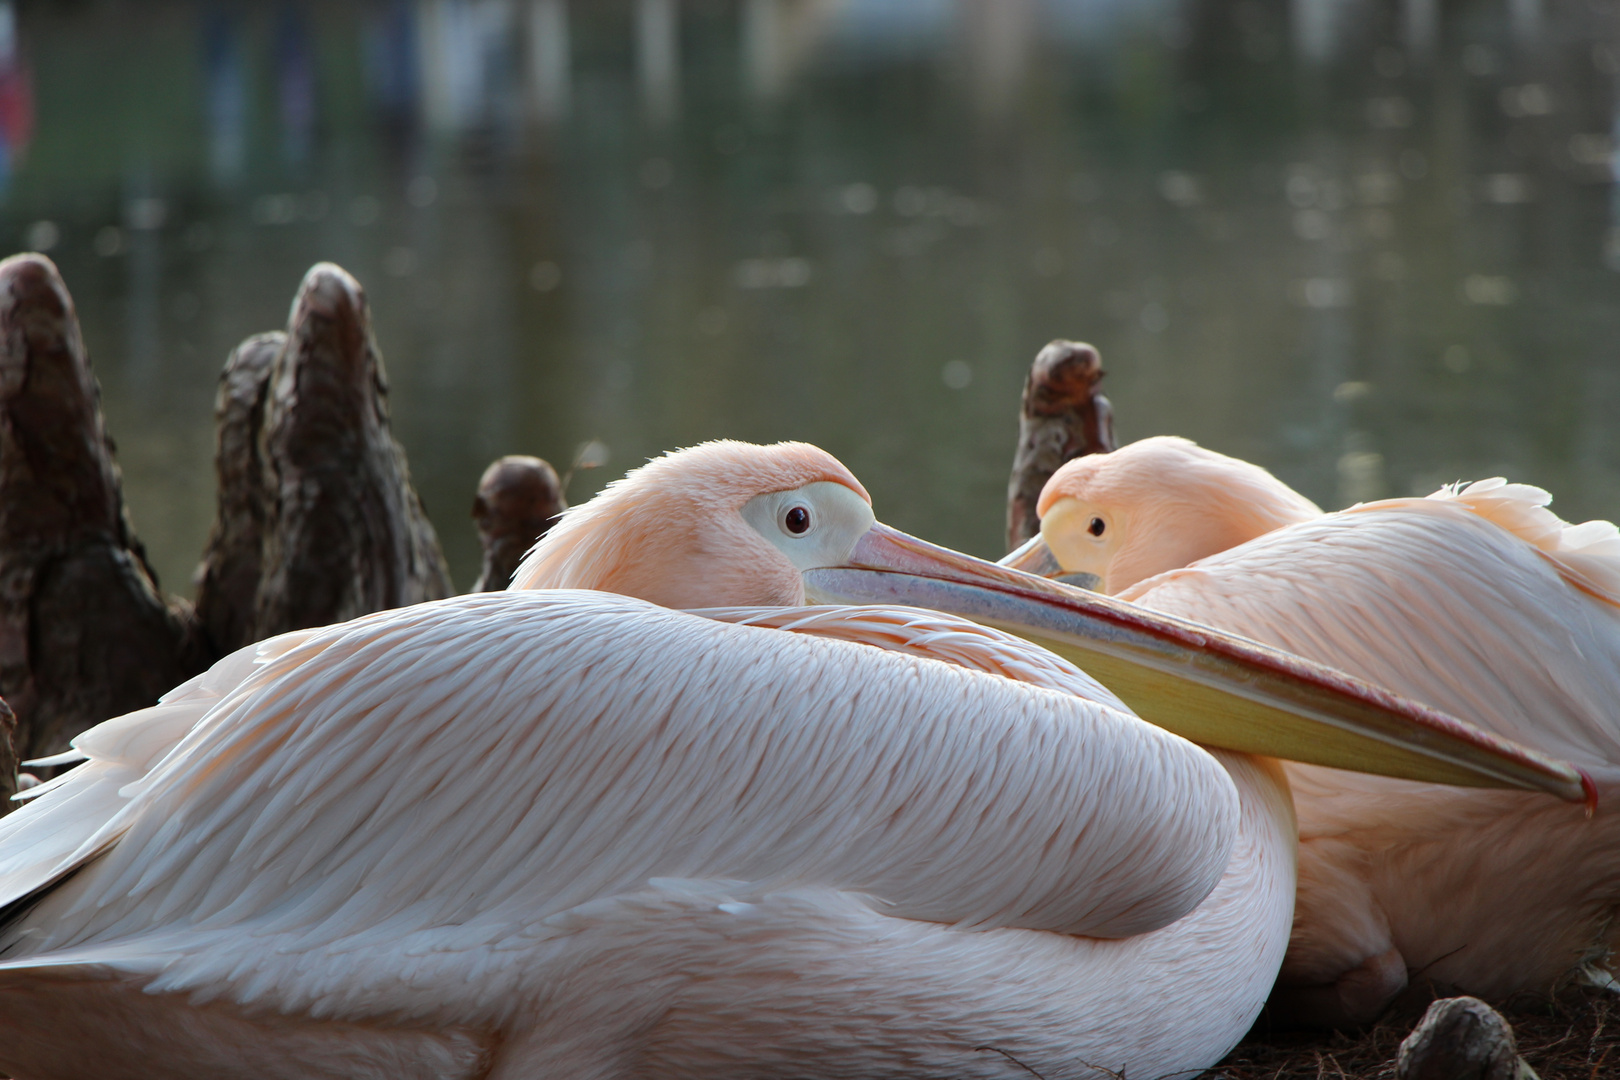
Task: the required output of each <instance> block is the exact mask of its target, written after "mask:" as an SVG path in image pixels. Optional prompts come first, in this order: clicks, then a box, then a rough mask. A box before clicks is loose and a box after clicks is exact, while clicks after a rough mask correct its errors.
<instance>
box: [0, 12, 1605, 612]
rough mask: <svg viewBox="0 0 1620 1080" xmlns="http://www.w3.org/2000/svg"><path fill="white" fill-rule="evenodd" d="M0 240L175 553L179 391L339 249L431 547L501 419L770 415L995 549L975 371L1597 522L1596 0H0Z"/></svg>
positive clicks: (1407, 485) (503, 428) (140, 518)
mask: <svg viewBox="0 0 1620 1080" xmlns="http://www.w3.org/2000/svg"><path fill="white" fill-rule="evenodd" d="M7 26H10V27H12V28H13V32H12V33H9V34H7V33H0V57H3V58H5V60H4V64H3V65H0V133H3V136H4V142H5V146H4V148H3V149H4V161H5V164H4V172H5V178H4V188H3V193H0V238H4V243H5V244H6V245H7V246H9V247H10V248H12V249H17V250H21V249H24V248H27V247H46V248H48V249H49V251H50V254H51V256H52V257H53V258H54V259H56V260H57V262H58V264H59V265H60V266H61V268H62V271H63V273H64V275H65V276H66V278H67V281H68V284H69V287H70V288H71V290H72V291H73V294H74V296H75V298H76V300H77V303H78V307H79V312H80V316H81V319H82V322H83V327H84V332H85V337H86V340H87V343H88V345H89V348H90V350H91V354H92V357H93V362H94V364H95V367H96V370H97V372H98V374H99V376H100V379H101V381H102V387H103V391H104V395H105V405H106V411H107V415H108V419H109V423H110V425H111V428H112V431H113V433H114V436H115V437H116V439H117V441H118V446H119V460H120V463H121V465H122V467H123V470H124V476H125V482H126V492H127V495H128V499H129V502H130V504H131V507H132V511H133V514H134V517H135V522H136V527H137V529H138V531H139V532H140V534H141V536H142V537H143V538H144V539H145V541H146V542H147V544H148V546H149V548H150V549H151V551H152V554H153V556H154V559H155V561H156V564H157V566H158V568H159V571H160V573H161V575H162V576H163V578H164V584H165V585H166V586H167V587H168V588H170V589H173V590H176V591H185V590H186V589H188V588H189V585H188V580H189V576H190V572H191V567H192V566H193V564H194V563H195V561H196V558H197V556H198V554H199V553H200V551H201V548H202V543H203V539H204V536H205V534H206V531H207V527H208V523H209V520H210V519H211V516H212V512H213V503H212V499H213V481H212V471H211V454H212V439H213V430H212V415H211V408H212V398H213V392H214V382H215V378H216V375H217V372H218V369H219V367H220V365H221V364H222V362H223V360H224V358H225V355H226V353H227V352H228V351H229V349H230V348H231V346H232V345H233V344H235V343H236V342H237V341H238V340H240V339H241V338H243V337H245V336H246V335H248V334H250V333H254V332H257V331H260V330H265V329H270V328H274V327H277V326H279V325H281V324H282V323H283V322H284V321H285V318H286V312H287V307H288V304H289V303H290V301H291V299H292V295H293V291H294V289H295V288H296V286H297V283H298V281H299V278H300V277H301V275H302V273H303V271H304V270H305V269H306V268H307V267H308V266H309V264H311V263H312V262H314V261H316V260H320V259H331V260H334V261H336V262H339V263H341V264H342V265H343V266H345V267H347V268H348V269H349V270H350V271H351V272H353V273H354V274H355V275H356V276H358V277H359V278H360V279H361V281H362V282H363V283H364V284H365V286H366V288H367V290H368V292H369V294H370V297H371V303H372V307H373V312H374V316H375V320H376V326H377V333H378V337H379V340H380V343H381V346H382V349H383V352H384V356H385V358H386V362H387V365H388V370H389V375H390V378H391V382H392V407H393V415H394V421H395V431H396V434H397V436H398V437H399V438H400V440H401V441H402V442H403V443H404V444H405V447H406V449H407V452H408V454H409V457H410V462H411V467H412V470H413V473H414V475H415V478H416V481H417V484H418V487H419V488H420V490H421V492H422V494H423V496H424V498H425V500H426V503H427V506H428V509H429V511H430V513H431V514H432V516H433V518H434V521H435V522H436V524H437V527H438V529H439V531H440V536H441V539H442V541H443V543H444V546H445V549H446V553H447V554H448V555H449V557H450V559H451V564H452V569H453V572H454V574H455V576H456V580H457V582H458V584H460V585H461V586H462V587H466V586H467V585H469V584H470V583H471V581H472V579H473V577H474V576H475V574H476V563H477V547H476V540H475V535H474V533H473V530H472V525H471V522H470V520H469V517H468V509H469V506H470V503H471V498H472V491H473V487H474V485H475V483H476V481H477V477H478V474H479V472H480V471H481V470H482V468H483V467H484V465H485V464H487V462H488V461H489V460H490V459H492V458H493V457H495V456H497V455H499V454H502V453H519V452H521V453H535V454H539V455H541V456H544V457H547V458H549V459H551V460H553V461H555V462H558V463H559V465H562V464H565V463H566V461H567V459H568V458H569V457H570V456H571V454H572V453H573V452H574V449H575V447H577V446H578V445H579V444H580V443H582V442H584V441H586V440H589V439H599V440H601V441H602V442H604V443H605V444H606V445H607V446H608V447H609V449H610V452H611V458H610V461H609V464H608V465H607V466H606V467H605V468H603V469H598V470H595V471H592V472H587V473H583V474H581V475H580V476H579V477H578V478H576V480H575V483H574V486H573V489H572V495H573V496H574V498H575V499H576V501H577V500H579V499H582V498H584V497H586V496H587V495H588V494H589V493H590V491H591V490H593V489H594V488H595V487H596V486H599V485H600V484H601V483H605V482H606V481H607V480H609V479H611V478H613V477H614V476H617V475H619V474H621V473H622V472H623V470H624V469H625V468H628V467H629V466H631V465H633V464H635V463H637V462H639V461H641V460H643V459H645V458H646V457H647V456H649V455H652V454H655V453H657V452H659V451H661V450H664V449H667V448H670V447H675V446H680V445H684V444H687V443H691V442H694V441H697V440H701V439H706V438H713V437H719V436H730V437H737V438H744V439H752V440H772V439H781V438H799V439H809V440H812V441H814V442H817V443H819V444H821V445H822V446H825V447H826V448H827V449H829V450H831V451H833V452H834V453H835V454H837V455H838V456H839V457H841V458H842V459H843V460H844V461H845V462H846V463H847V464H849V465H850V466H851V468H853V469H854V470H855V472H856V473H857V474H858V475H859V476H860V477H861V478H862V479H863V480H864V481H865V482H866V484H867V486H868V487H869V488H870V490H871V491H872V494H873V496H874V499H875V502H876V504H877V509H878V513H879V516H880V517H881V518H883V519H884V520H887V521H889V522H890V523H891V524H894V525H896V526H899V527H901V528H905V529H908V530H912V531H915V532H918V533H920V534H922V535H925V536H927V537H929V538H931V539H935V540H937V541H940V542H942V543H946V544H950V545H953V546H956V547H960V548H963V549H966V550H969V551H973V552H977V553H980V554H986V555H998V554H1000V551H1001V535H1002V527H1003V502H1002V500H1003V497H1004V489H1005V483H1006V470H1007V467H1008V465H1009V463H1010V459H1011V453H1012V448H1013V441H1014V437H1015V434H1016V413H1017V403H1018V394H1019V390H1020V387H1021V385H1022V380H1023V374H1024V371H1025V370H1026V368H1027V365H1028V362H1029V360H1030V359H1031V358H1032V357H1033V355H1034V354H1035V352H1036V350H1037V349H1038V348H1039V347H1040V346H1041V345H1042V344H1043V343H1044V342H1046V341H1047V340H1048V339H1051V338H1054V337H1072V338H1080V339H1083V340H1089V341H1091V342H1093V343H1094V344H1096V345H1097V346H1098V347H1099V348H1100V349H1101V350H1102V353H1103V356H1104V360H1105V364H1106V366H1107V368H1108V370H1109V376H1108V379H1107V383H1106V386H1107V388H1108V391H1109V393H1110V394H1111V396H1112V397H1113V400H1114V402H1115V406H1116V411H1117V417H1118V429H1119V433H1120V435H1121V437H1122V438H1124V439H1126V440H1129V439H1134V438H1139V437H1142V436H1146V435H1151V434H1161V433H1174V434H1182V435H1187V436H1189V437H1192V438H1194V439H1197V440H1198V441H1199V442H1201V443H1204V444H1205V445H1208V446H1211V447H1214V448H1216V449H1219V450H1222V451H1225V452H1228V453H1233V454H1237V455H1239V456H1242V457H1246V458H1249V459H1252V460H1255V461H1259V462H1261V463H1263V464H1265V465H1267V466H1268V467H1270V468H1272V469H1273V470H1275V471H1276V472H1278V473H1279V474H1280V475H1281V476H1282V477H1283V478H1284V479H1286V480H1287V481H1288V482H1290V483H1292V484H1294V485H1295V486H1296V487H1298V488H1300V489H1301V490H1302V491H1304V492H1305V493H1306V494H1307V495H1309V496H1310V497H1312V498H1313V499H1316V500H1317V501H1318V502H1320V503H1322V504H1323V505H1324V506H1327V507H1336V506H1340V505H1344V504H1345V503H1347V502H1349V501H1352V500H1356V499H1366V498H1374V497H1378V496H1381V495H1402V494H1412V493H1426V492H1427V491H1429V490H1432V489H1433V488H1434V487H1436V486H1438V484H1440V483H1441V482H1444V481H1448V480H1455V479H1459V478H1478V477H1482V476H1487V475H1494V474H1498V473H1505V474H1507V475H1509V476H1510V477H1513V478H1516V479H1520V480H1526V481H1530V482H1533V483H1538V484H1541V485H1543V486H1546V487H1548V488H1549V489H1551V490H1552V491H1553V492H1554V494H1555V495H1556V496H1557V502H1556V503H1555V504H1554V505H1555V509H1559V510H1561V511H1562V512H1563V513H1564V514H1565V516H1567V517H1573V518H1577V519H1579V518H1584V517H1592V516H1606V517H1614V516H1617V515H1620V355H1617V342H1620V305H1617V303H1616V300H1617V299H1620V295H1617V288H1616V287H1617V284H1620V231H1617V225H1620V204H1617V202H1616V192H1615V185H1614V175H1615V173H1614V160H1615V158H1614V142H1613V138H1612V134H1613V131H1614V129H1615V124H1616V109H1615V101H1616V72H1617V71H1620V23H1617V20H1616V13H1615V9H1614V6H1613V5H1612V4H1610V3H1608V2H1603V3H1585V2H1583V3H1576V2H1568V3H1565V2H1558V3H1554V2H1552V0H1547V2H1545V3H1538V2H1536V0H1494V2H1484V0H1480V2H1450V3H1447V4H1446V5H1444V7H1443V8H1442V7H1441V6H1440V5H1439V4H1438V2H1437V0H1401V2H1398V3H1397V2H1393V0H1386V2H1382V3H1373V2H1370V0H1322V2H1318V0H1294V2H1293V3H1292V4H1283V3H1265V4H1260V3H1216V2H1196V0H1185V2H1180V3H1177V2H1172V0H1162V2H1157V3H1155V2H1146V0H1138V2H1135V3H1127V2H1119V3H1107V2H1101V0H1092V2H1084V3H1059V2H1056V0H1053V2H1049V3H1037V2H1033V0H985V2H966V0H964V2H957V3H952V2H946V0H888V2H878V0H846V2H822V0H751V2H746V3H721V2H714V3H701V2H696V0H687V2H684V3H671V2H668V0H645V2H641V3H629V2H624V3H607V2H602V3H585V2H582V0H575V2H573V3H561V2H558V0H536V2H531V0H522V2H506V0H481V2H467V3H452V2H447V0H424V2H421V3H415V4H405V3H398V4H391V3H375V4H360V3H352V4H351V3H320V4H316V3H307V4H302V5H300V4H295V3H283V4H272V3H263V4H258V3H246V2H240V3H224V4H218V5H210V4H207V3H169V4H165V3H141V4H135V3H127V4H119V3H109V2H79V3H61V4H54V5H46V4H37V5H36V4H23V5H21V6H20V7H17V8H15V9H13V8H12V7H11V6H10V5H0V30H4V29H5V28H6V27H7Z"/></svg>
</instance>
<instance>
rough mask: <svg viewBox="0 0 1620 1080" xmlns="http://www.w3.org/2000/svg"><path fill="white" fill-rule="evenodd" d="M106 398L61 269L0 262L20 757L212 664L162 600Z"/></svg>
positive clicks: (7, 655) (2, 577)
mask: <svg viewBox="0 0 1620 1080" xmlns="http://www.w3.org/2000/svg"><path fill="white" fill-rule="evenodd" d="M100 400H101V391H100V388H99V387H98V386H97V384H96V380H95V378H94V376H93V375H92V374H91V372H90V362H89V360H88V358H87V357H86V356H85V351H84V343H83V341H82V339H81V338H80V335H79V324H78V318H77V316H76V314H75V312H74V309H73V301H72V299H71V297H69V295H68V291H67V287H66V286H65V285H64V284H63V283H62V279H61V276H60V275H59V274H58V273H57V270H56V267H55V265H53V264H52V263H51V261H50V260H49V259H47V258H45V257H44V256H42V255H16V256H13V257H11V258H9V259H6V260H5V261H4V262H0V695H3V696H4V697H5V699H6V700H7V701H8V702H9V703H10V706H11V708H12V709H13V710H15V713H16V721H17V723H16V733H15V738H14V741H15V749H16V755H17V757H19V758H23V759H26V758H31V757H40V756H43V755H46V754H54V753H57V752H59V751H61V750H64V749H66V748H67V744H68V740H69V739H71V738H72V737H73V736H74V735H77V734H78V733H79V732H81V731H83V730H84V729H85V728H87V727H89V726H91V725H92V724H97V723H100V722H101V721H103V720H106V719H107V718H108V717H112V716H117V715H119V714H120V713H125V712H129V711H131V710H133V709H139V708H144V707H145V706H148V705H151V704H153V703H154V702H155V701H157V698H158V695H159V694H161V693H163V692H164V691H165V690H168V689H169V688H170V687H172V686H174V685H175V684H177V683H179V682H181V681H183V680H184V679H186V678H189V677H190V676H192V675H194V674H196V673H197V672H198V671H199V670H201V669H202V667H203V666H204V665H205V663H206V661H207V655H206V652H205V650H204V648H203V646H202V643H201V641H200V635H199V634H198V632H197V626H196V618H195V615H194V614H193V612H192V611H191V610H190V608H189V607H188V606H187V605H185V604H184V603H183V602H181V601H166V600H165V599H164V598H163V597H162V595H161V594H160V593H159V592H158V586H157V577H156V575H155V574H154V573H153V572H152V569H151V567H150V566H148V565H147V562H146V555H145V552H144V551H143V550H142V548H141V545H140V542H139V541H138V540H136V539H135V534H134V530H133V529H132V528H131V527H130V523H129V518H128V516H127V514H126V513H125V510H124V500H123V493H122V489H121V486H120V481H119V474H118V467H117V466H116V465H115V464H114V462H113V447H112V442H111V440H109V439H108V437H107V433H106V425H105V423H104V421H103V419H102V415H101V404H100ZM12 772H13V773H14V772H15V769H14V768H13V769H12Z"/></svg>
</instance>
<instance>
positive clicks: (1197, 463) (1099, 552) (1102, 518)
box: [1003, 435, 1322, 595]
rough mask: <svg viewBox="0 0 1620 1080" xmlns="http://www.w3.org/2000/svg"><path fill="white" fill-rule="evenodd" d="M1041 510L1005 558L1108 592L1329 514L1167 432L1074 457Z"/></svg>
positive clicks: (1254, 469)
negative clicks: (1032, 530)
mask: <svg viewBox="0 0 1620 1080" xmlns="http://www.w3.org/2000/svg"><path fill="white" fill-rule="evenodd" d="M1036 511H1037V513H1039V514H1040V516H1041V532H1040V535H1039V536H1038V537H1036V538H1035V539H1033V540H1031V541H1030V542H1029V543H1028V544H1025V545H1024V546H1023V547H1022V548H1019V549H1018V551H1016V552H1014V553H1013V554H1012V555H1009V556H1008V557H1007V558H1006V559H1005V560H1003V562H1004V564H1005V565H1009V566H1015V567H1017V568H1019V569H1022V570H1028V571H1029V572H1031V573H1038V574H1042V575H1043V576H1054V577H1055V576H1058V575H1060V574H1061V575H1063V576H1064V577H1065V578H1068V577H1070V576H1074V575H1086V576H1087V577H1089V578H1090V579H1092V580H1090V581H1082V582H1081V583H1082V584H1086V585H1088V586H1089V587H1092V588H1096V589H1098V590H1099V591H1101V592H1105V593H1108V594H1110V595H1112V594H1114V593H1118V592H1121V591H1123V590H1125V589H1128V588H1130V587H1131V586H1132V585H1134V584H1136V583H1137V582H1138V581H1142V580H1144V579H1146V578H1150V577H1152V576H1153V575H1154V574H1161V573H1163V572H1164V571H1166V570H1174V569H1177V568H1178V567H1182V566H1186V565H1187V564H1188V563H1192V562H1196V561H1197V560H1199V559H1202V558H1204V557H1206V556H1209V555H1213V554H1215V553H1216V552H1218V551H1225V550H1226V549H1228V548H1232V547H1236V546H1237V545H1238V544H1241V543H1244V542H1246V541H1249V540H1252V539H1254V538H1255V537H1257V536H1260V535H1262V534H1264V533H1268V532H1270V531H1271V530H1273V529H1279V528H1281V527H1283V526H1284V525H1292V524H1294V523H1295V522H1298V521H1308V520H1310V519H1311V518H1314V517H1319V516H1321V513H1322V511H1321V510H1319V509H1317V507H1316V505H1315V504H1314V503H1312V502H1311V501H1310V500H1309V499H1306V498H1305V497H1304V496H1302V495H1300V494H1298V493H1297V492H1295V491H1294V490H1293V489H1292V488H1290V487H1288V485H1286V484H1284V483H1283V482H1282V481H1281V480H1278V479H1277V478H1276V477H1275V476H1272V475H1271V474H1270V473H1269V472H1267V471H1266V470H1264V469H1262V468H1260V466H1258V465H1251V464H1249V463H1248V462H1246V461H1239V460H1238V459H1237V458H1230V457H1227V456H1226V455H1225V454H1217V453H1215V452H1214V451H1213V450H1205V449H1204V448H1203V447H1201V446H1199V445H1198V444H1197V443H1194V442H1192V441H1190V440H1188V439H1180V438H1175V437H1172V436H1163V435H1160V436H1155V437H1154V438H1151V439H1143V440H1142V441H1140V442H1134V443H1131V444H1130V445H1129V446H1124V447H1121V448H1120V449H1118V450H1116V451H1114V452H1113V453H1111V454H1091V455H1088V456H1086V457H1082V458H1076V459H1075V460H1074V461H1071V462H1069V463H1068V464H1067V465H1065V466H1063V467H1062V468H1061V469H1059V470H1058V471H1057V472H1056V473H1054V474H1053V476H1052V479H1050V480H1048V481H1047V482H1046V487H1044V488H1043V489H1042V490H1041V498H1040V501H1039V503H1037V505H1036Z"/></svg>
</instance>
